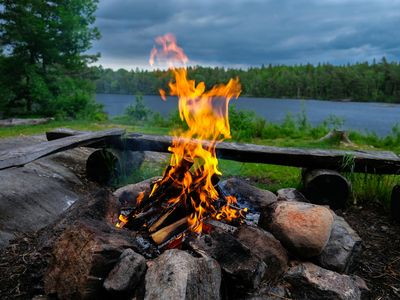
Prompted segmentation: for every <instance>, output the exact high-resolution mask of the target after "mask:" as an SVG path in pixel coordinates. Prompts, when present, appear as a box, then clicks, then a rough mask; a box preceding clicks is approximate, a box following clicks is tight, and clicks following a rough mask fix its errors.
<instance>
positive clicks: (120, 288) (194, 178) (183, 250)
mask: <svg viewBox="0 0 400 300" xmlns="http://www.w3.org/2000/svg"><path fill="white" fill-rule="evenodd" d="M156 42H157V44H159V45H160V46H161V49H158V48H154V49H153V50H152V52H151V58H150V61H151V62H152V63H154V61H156V60H167V61H168V63H169V64H170V70H171V72H172V74H173V75H174V81H173V82H170V83H169V88H170V94H171V95H175V96H178V98H179V113H180V117H181V118H182V120H184V121H185V122H186V124H187V127H188V128H187V129H186V130H178V131H176V132H175V133H174V136H175V137H174V140H173V142H172V145H171V146H170V148H169V150H170V152H171V153H172V155H171V160H170V163H169V165H168V166H167V168H166V169H165V171H164V174H163V176H162V177H161V178H156V179H152V180H147V181H144V182H142V183H138V184H134V185H129V186H126V187H122V188H120V189H119V190H117V191H116V192H115V193H114V197H102V198H101V199H99V200H98V201H97V202H96V203H94V204H93V206H91V207H90V208H88V211H90V213H85V212H81V215H83V216H86V217H84V218H81V219H79V220H80V221H78V222H76V223H75V224H73V225H72V226H70V227H69V228H67V229H66V230H65V231H64V232H63V234H62V235H61V237H60V238H59V240H58V242H57V243H56V245H55V246H54V249H53V258H52V261H51V263H50V265H49V269H48V271H47V273H46V275H45V288H46V292H47V293H48V294H55V295H57V297H59V298H61V299H69V298H97V299H99V298H106V299H110V298H117V297H118V298H119V299H132V298H135V299H221V298H223V299H261V298H262V299H305V298H306V299H362V298H363V297H365V296H366V295H367V294H368V288H367V287H366V285H365V283H364V281H363V280H362V279H361V278H359V277H357V276H349V275H346V273H347V272H348V271H349V270H350V269H351V268H352V266H353V264H354V262H355V258H357V256H358V255H359V254H360V251H361V239H360V238H359V236H358V235H357V233H356V232H355V231H354V230H353V229H352V228H351V227H350V226H349V225H348V224H347V223H346V221H345V220H344V219H343V218H341V217H339V216H337V215H336V214H335V213H334V212H333V211H332V210H330V209H329V208H328V207H325V206H321V205H315V204H311V203H309V202H308V200H307V199H306V198H305V197H304V196H303V195H302V194H301V193H300V192H299V191H297V190H295V189H283V190H280V191H278V197H277V196H276V195H275V194H273V193H271V192H269V191H266V190H261V189H259V188H256V187H254V186H251V185H249V184H248V183H246V182H244V181H242V180H239V179H235V178H232V179H228V180H225V181H223V182H220V178H221V175H222V173H221V171H220V170H219V168H218V160H217V157H216V151H215V147H216V145H217V144H218V143H219V142H221V141H222V140H223V139H226V138H229V137H230V128H229V120H228V105H229V101H230V100H231V99H232V98H237V97H238V96H239V94H240V83H239V80H238V79H231V80H230V81H229V82H228V83H227V84H226V85H219V86H216V87H213V88H212V89H211V90H209V91H205V85H204V83H199V84H197V85H196V84H195V82H194V81H193V80H189V79H188V78H187V70H186V68H185V67H181V68H175V67H174V66H173V65H172V62H175V63H176V62H179V63H181V64H185V63H186V62H187V60H188V59H187V57H186V55H185V54H184V52H183V50H182V49H181V48H180V47H179V46H178V45H177V44H176V40H175V38H174V37H173V36H172V35H166V36H163V37H159V38H157V40H156ZM160 94H161V96H162V98H163V99H165V98H166V92H165V91H163V90H160ZM92 209H94V210H96V211H100V212H101V213H98V214H94V213H93V211H91V210H92ZM85 214H86V215H85ZM87 214H89V215H90V217H89V218H88V217H87Z"/></svg>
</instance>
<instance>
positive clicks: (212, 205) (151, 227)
mask: <svg viewBox="0 0 400 300" xmlns="http://www.w3.org/2000/svg"><path fill="white" fill-rule="evenodd" d="M156 43H157V45H158V46H160V48H156V47H154V48H153V49H152V51H151V55H150V63H151V64H154V63H155V61H156V60H157V61H159V62H164V61H165V62H167V64H168V67H169V70H170V71H171V72H172V74H173V78H174V81H171V82H170V83H169V89H170V91H169V94H170V95H171V96H177V97H178V99H179V115H180V118H181V119H182V120H183V121H185V122H186V124H187V126H188V129H186V130H183V129H181V130H176V131H175V132H174V133H173V134H174V139H173V142H172V145H171V146H170V147H169V151H170V152H171V153H172V156H171V160H170V164H169V166H168V167H167V168H166V170H165V171H164V175H163V177H162V179H160V180H158V181H156V182H154V183H153V184H152V186H151V193H150V195H147V196H146V195H145V193H144V192H142V193H140V194H139V196H138V197H137V199H136V201H135V203H134V208H132V207H131V208H127V209H125V210H122V212H121V214H120V216H119V222H118V223H117V224H116V226H117V227H120V228H121V227H124V228H128V229H134V230H145V231H147V232H148V233H149V234H150V237H151V239H152V240H153V241H154V243H156V244H157V245H158V246H159V247H160V248H164V247H167V248H170V247H171V246H175V245H176V244H177V242H178V241H182V240H183V239H184V237H185V236H186V235H188V234H189V233H198V234H201V233H202V232H207V231H208V230H209V228H210V226H207V224H209V223H210V221H212V220H217V221H221V222H224V223H227V224H235V225H238V224H241V223H243V222H244V220H245V217H246V212H247V209H246V208H240V207H239V206H238V204H237V200H236V198H235V197H234V196H231V195H225V194H224V193H223V191H222V189H221V188H220V187H219V186H218V182H219V179H220V176H221V175H222V173H221V171H220V170H219V169H218V159H217V157H216V151H215V147H216V145H217V143H219V142H221V141H222V140H224V139H227V138H230V137H231V135H230V127H229V119H228V107H229V102H230V100H231V99H232V98H238V97H239V95H240V92H241V86H240V82H239V79H238V78H235V79H231V80H229V82H228V83H227V84H221V85H217V86H214V87H213V88H211V89H210V90H209V91H206V87H205V84H204V82H200V83H198V84H197V85H196V83H195V81H194V80H190V79H188V76H187V75H188V74H187V68H186V63H187V62H188V57H187V56H186V55H185V53H184V52H183V49H182V48H180V47H179V46H178V45H177V43H176V39H175V37H174V36H173V35H172V34H167V35H165V36H160V37H158V38H157V39H156ZM177 65H180V66H179V67H177ZM166 94H167V93H166V91H164V90H162V89H160V95H161V97H162V99H163V100H166Z"/></svg>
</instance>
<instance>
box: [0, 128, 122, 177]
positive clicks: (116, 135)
mask: <svg viewBox="0 0 400 300" xmlns="http://www.w3.org/2000/svg"><path fill="white" fill-rule="evenodd" d="M124 133H125V130H123V129H110V130H105V131H96V132H89V133H83V134H79V135H75V136H69V137H65V138H62V139H58V140H54V141H49V142H42V143H39V144H35V145H31V146H26V147H19V148H16V149H10V150H5V151H1V152H0V170H3V169H7V168H12V167H17V166H23V165H25V164H27V163H29V162H32V161H34V160H37V159H39V158H41V157H44V156H47V155H50V154H53V153H57V152H60V151H64V150H68V149H72V148H75V147H80V146H86V145H90V144H93V143H96V144H98V145H99V146H101V144H103V147H105V146H107V145H110V144H112V143H113V141H114V140H116V139H117V140H120V137H121V135H123V134H124Z"/></svg>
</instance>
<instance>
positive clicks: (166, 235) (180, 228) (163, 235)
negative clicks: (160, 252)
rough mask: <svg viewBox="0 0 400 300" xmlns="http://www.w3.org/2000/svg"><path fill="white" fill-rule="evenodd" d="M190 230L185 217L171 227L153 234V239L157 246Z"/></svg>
mask: <svg viewBox="0 0 400 300" xmlns="http://www.w3.org/2000/svg"><path fill="white" fill-rule="evenodd" d="M187 228H188V222H187V217H184V218H182V219H180V220H178V221H176V222H175V223H172V224H171V225H168V226H166V227H164V228H162V229H160V230H159V231H157V232H155V233H153V234H152V235H151V238H152V239H153V241H154V242H155V243H156V244H157V245H161V244H163V243H165V242H166V241H168V240H169V239H170V238H171V237H175V236H177V235H179V234H181V233H183V232H185V231H186V230H187Z"/></svg>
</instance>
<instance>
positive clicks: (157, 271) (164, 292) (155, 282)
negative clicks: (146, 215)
mask: <svg viewBox="0 0 400 300" xmlns="http://www.w3.org/2000/svg"><path fill="white" fill-rule="evenodd" d="M145 281H146V283H145V289H146V292H145V297H144V299H146V300H153V299H154V300H155V299H188V300H192V299H198V300H202V299H220V287H221V269H220V267H219V265H218V263H217V262H216V261H215V260H214V259H212V258H209V257H204V258H195V257H193V256H191V255H190V254H189V253H187V252H184V251H181V250H177V249H173V250H168V251H165V252H164V253H163V254H162V255H160V256H159V257H158V258H156V259H155V260H154V261H152V262H149V268H148V270H147V273H146V279H145Z"/></svg>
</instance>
